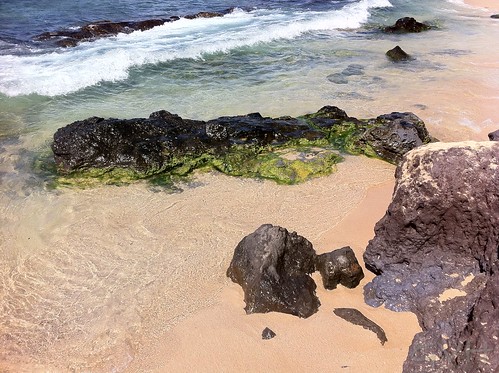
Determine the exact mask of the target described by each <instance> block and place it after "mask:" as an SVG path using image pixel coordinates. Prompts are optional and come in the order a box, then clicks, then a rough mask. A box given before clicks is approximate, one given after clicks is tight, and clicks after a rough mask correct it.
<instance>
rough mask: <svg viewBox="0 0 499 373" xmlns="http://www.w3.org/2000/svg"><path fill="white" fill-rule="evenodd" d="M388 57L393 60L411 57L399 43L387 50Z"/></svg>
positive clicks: (397, 60)
mask: <svg viewBox="0 0 499 373" xmlns="http://www.w3.org/2000/svg"><path fill="white" fill-rule="evenodd" d="M386 55H387V57H388V58H389V59H390V60H392V61H393V62H399V61H407V60H409V59H410V58H411V56H409V55H408V54H407V53H406V52H405V51H404V50H403V49H402V48H400V47H399V46H398V45H397V46H396V47H395V48H393V49H390V50H389V51H388V52H386Z"/></svg>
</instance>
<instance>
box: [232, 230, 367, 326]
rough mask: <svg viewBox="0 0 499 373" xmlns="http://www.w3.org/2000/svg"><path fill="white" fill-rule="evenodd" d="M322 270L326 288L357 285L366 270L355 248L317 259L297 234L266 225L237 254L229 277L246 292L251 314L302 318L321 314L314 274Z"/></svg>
mask: <svg viewBox="0 0 499 373" xmlns="http://www.w3.org/2000/svg"><path fill="white" fill-rule="evenodd" d="M316 270H319V271H320V273H321V276H322V279H323V283H324V286H325V287H326V289H334V288H336V286H337V285H338V284H342V285H344V286H346V287H348V288H354V287H356V286H357V285H358V284H359V283H360V281H361V280H362V279H363V278H364V272H363V270H362V267H361V266H360V265H359V263H358V261H357V259H356V258H355V254H354V253H353V250H352V249H351V248H350V247H344V248H341V249H339V250H335V251H332V252H330V253H327V254H322V255H317V254H316V252H315V250H314V248H313V246H312V243H311V242H310V241H308V240H307V239H306V238H304V237H302V236H300V235H298V234H297V233H296V232H292V233H289V232H288V231H287V230H286V229H285V228H282V227H279V226H273V225H271V224H264V225H262V226H260V227H259V228H258V229H257V230H256V231H255V232H253V233H251V234H249V235H248V236H246V237H244V238H243V239H242V240H241V242H239V244H238V245H237V247H236V249H235V250H234V256H233V258H232V261H231V263H230V265H229V268H228V269H227V276H228V277H229V278H230V279H231V280H232V281H234V282H235V283H237V284H239V285H241V287H242V288H243V290H244V301H245V303H246V307H245V310H246V313H249V314H250V313H266V312H282V313H288V314H292V315H295V316H299V317H304V318H305V317H309V316H311V315H313V314H314V313H316V312H317V311H318V309H319V306H320V304H321V303H320V301H319V298H318V297H317V295H316V294H315V290H316V288H317V286H316V284H315V281H314V280H313V278H312V277H311V276H310V274H311V273H313V272H315V271H316Z"/></svg>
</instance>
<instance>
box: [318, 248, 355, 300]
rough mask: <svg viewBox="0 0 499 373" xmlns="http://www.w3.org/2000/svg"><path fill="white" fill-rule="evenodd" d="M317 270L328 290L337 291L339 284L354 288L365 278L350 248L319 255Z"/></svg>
mask: <svg viewBox="0 0 499 373" xmlns="http://www.w3.org/2000/svg"><path fill="white" fill-rule="evenodd" d="M315 268H316V269H317V270H318V271H319V272H320V274H321V277H322V283H323V284H324V287H325V288H326V289H328V290H332V289H336V286H337V285H338V284H341V285H343V286H346V287H347V288H354V287H356V286H357V285H359V283H360V281H361V280H362V279H363V278H364V271H363V270H362V267H361V266H360V264H359V262H358V261H357V258H356V257H355V253H354V252H353V250H352V248H351V247H349V246H346V247H342V248H341V249H337V250H334V251H331V252H329V253H325V254H321V255H318V256H317V259H316V265H315Z"/></svg>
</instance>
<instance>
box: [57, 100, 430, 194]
mask: <svg viewBox="0 0 499 373" xmlns="http://www.w3.org/2000/svg"><path fill="white" fill-rule="evenodd" d="M431 141H432V138H431V137H430V136H429V134H428V131H427V130H426V127H425V125H424V123H423V122H422V121H421V120H420V119H419V118H418V117H417V116H416V115H414V114H412V113H391V114H385V115H380V116H379V117H377V118H372V119H357V118H353V117H349V116H348V115H347V114H346V113H345V112H344V111H343V110H341V109H339V108H337V107H334V106H325V107H323V108H322V109H320V110H319V111H317V112H316V113H313V114H307V115H304V116H302V117H298V118H292V117H289V116H288V117H280V118H269V117H263V116H261V115H260V114H258V113H253V114H248V115H240V116H226V117H220V118H217V119H213V120H209V121H200V120H190V119H183V118H181V117H180V116H178V115H175V114H171V113H169V112H167V111H164V110H162V111H158V112H155V113H152V114H151V115H150V116H149V118H135V119H114V118H110V119H104V118H98V117H92V118H88V119H86V120H83V121H77V122H74V123H71V124H69V125H67V126H65V127H63V128H60V129H59V130H57V132H56V133H55V134H54V141H53V143H52V150H53V153H54V160H55V165H56V168H57V172H58V174H59V175H61V177H62V178H63V179H64V180H65V182H68V183H69V182H70V181H68V180H70V179H71V178H72V177H74V180H78V182H80V181H81V177H86V176H89V177H93V178H99V177H103V175H105V176H106V177H108V178H111V181H112V178H113V177H114V178H115V179H116V181H118V182H119V181H122V180H124V179H141V178H150V177H152V176H155V175H160V174H161V175H186V174H188V173H189V172H191V171H192V170H194V169H197V168H201V167H204V168H206V167H211V168H214V169H216V170H219V171H222V172H224V173H226V174H229V175H234V176H247V177H262V178H268V179H273V180H276V181H278V182H281V183H288V184H292V183H297V182H301V181H303V180H306V179H308V178H310V177H314V176H320V175H325V174H328V173H330V172H332V170H333V166H334V164H335V163H337V162H339V161H340V160H341V156H340V155H339V154H338V150H339V151H345V152H349V153H352V154H366V155H368V156H374V157H379V158H381V159H384V160H387V161H389V162H392V163H396V162H398V161H399V160H400V159H401V158H402V156H403V154H405V153H406V152H407V151H409V150H411V149H413V148H415V147H417V146H420V145H422V144H426V143H429V142H431ZM290 151H292V152H293V154H290V153H289V152H290ZM126 171H129V172H128V173H127V172H126ZM82 175H83V176H82ZM62 178H61V180H62ZM76 184H77V183H76Z"/></svg>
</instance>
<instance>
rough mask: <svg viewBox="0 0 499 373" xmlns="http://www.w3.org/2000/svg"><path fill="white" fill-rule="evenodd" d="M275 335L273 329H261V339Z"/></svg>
mask: <svg viewBox="0 0 499 373" xmlns="http://www.w3.org/2000/svg"><path fill="white" fill-rule="evenodd" d="M275 336H276V334H275V333H274V331H273V330H271V329H269V328H265V329H263V332H262V339H272V338H274V337H275Z"/></svg>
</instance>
